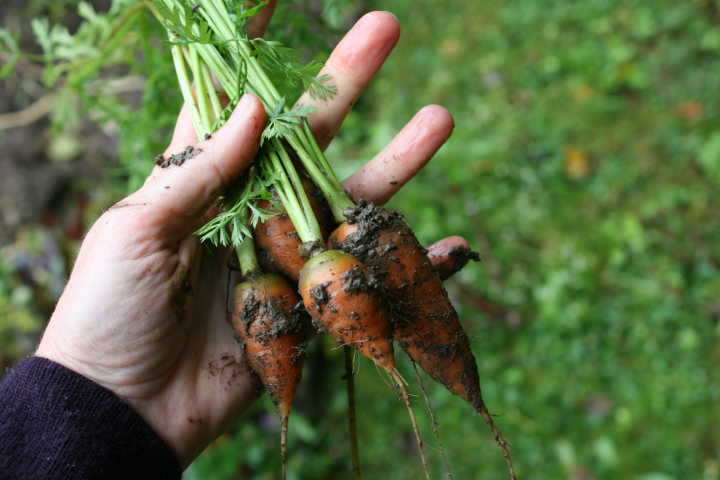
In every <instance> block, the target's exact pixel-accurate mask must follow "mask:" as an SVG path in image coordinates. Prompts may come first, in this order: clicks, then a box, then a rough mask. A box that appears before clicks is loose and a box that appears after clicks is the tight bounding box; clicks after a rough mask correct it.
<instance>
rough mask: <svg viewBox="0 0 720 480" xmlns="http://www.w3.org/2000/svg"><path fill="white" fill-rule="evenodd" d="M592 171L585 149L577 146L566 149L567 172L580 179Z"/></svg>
mask: <svg viewBox="0 0 720 480" xmlns="http://www.w3.org/2000/svg"><path fill="white" fill-rule="evenodd" d="M588 173H590V162H589V161H588V155H587V153H586V152H585V151H584V150H581V149H579V148H575V147H567V148H566V149H565V174H566V175H567V176H568V177H570V178H572V179H574V180H580V179H581V178H585V177H586V176H587V174H588Z"/></svg>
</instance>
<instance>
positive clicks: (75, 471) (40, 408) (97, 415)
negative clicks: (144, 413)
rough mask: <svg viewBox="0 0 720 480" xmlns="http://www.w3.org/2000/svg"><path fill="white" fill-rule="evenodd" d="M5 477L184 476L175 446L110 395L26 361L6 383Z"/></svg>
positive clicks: (1, 430) (0, 465)
mask: <svg viewBox="0 0 720 480" xmlns="http://www.w3.org/2000/svg"><path fill="white" fill-rule="evenodd" d="M0 472H2V473H0V477H2V478H3V479H6V478H7V479H16V478H17V479H20V478H22V479H25V478H44V479H72V478H83V479H84V478H88V479H91V478H98V479H99V478H103V479H114V478H118V479H120V478H124V479H127V478H157V479H179V478H180V477H181V474H182V471H181V468H180V464H179V462H178V460H177V458H176V457H175V455H174V454H173V452H172V451H171V450H170V448H169V447H168V446H167V445H166V444H165V443H164V442H163V441H162V440H161V439H160V438H159V437H158V436H157V434H156V433H155V432H154V431H153V430H152V429H151V428H150V426H148V424H147V423H146V422H145V421H144V420H143V419H142V417H140V415H139V414H137V413H136V412H135V411H134V410H133V409H132V407H130V406H129V405H128V404H127V403H125V402H124V401H122V400H121V399H120V398H118V397H117V396H116V395H115V394H113V393H112V392H110V391H109V390H107V389H105V388H103V387H101V386H100V385H98V384H96V383H94V382H92V381H91V380H88V379H87V378H85V377H83V376H81V375H79V374H77V373H75V372H73V371H71V370H68V369H67V368H65V367H63V366H62V365H59V364H57V363H55V362H52V361H50V360H47V359H44V358H40V357H32V358H29V359H27V360H24V361H22V362H20V363H19V364H18V365H17V366H16V367H15V368H13V369H12V370H11V371H10V373H9V374H8V375H7V377H6V378H5V379H4V380H3V381H2V383H0Z"/></svg>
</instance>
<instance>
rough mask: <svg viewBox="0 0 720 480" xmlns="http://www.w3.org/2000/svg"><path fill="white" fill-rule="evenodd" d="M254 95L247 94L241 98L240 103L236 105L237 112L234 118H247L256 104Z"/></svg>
mask: <svg viewBox="0 0 720 480" xmlns="http://www.w3.org/2000/svg"><path fill="white" fill-rule="evenodd" d="M253 97H254V95H253V94H251V93H246V94H245V95H243V96H242V97H241V98H240V101H239V102H238V103H237V105H235V111H234V112H233V114H232V116H233V118H234V117H236V116H237V117H239V118H242V117H247V116H248V114H249V112H248V110H250V108H251V106H252V104H253V103H254V102H255V99H254V98H253Z"/></svg>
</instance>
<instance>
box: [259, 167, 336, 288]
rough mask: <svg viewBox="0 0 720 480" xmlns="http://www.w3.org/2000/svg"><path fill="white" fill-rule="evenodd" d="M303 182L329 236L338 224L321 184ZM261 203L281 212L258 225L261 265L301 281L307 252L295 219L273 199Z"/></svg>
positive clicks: (318, 217)
mask: <svg viewBox="0 0 720 480" xmlns="http://www.w3.org/2000/svg"><path fill="white" fill-rule="evenodd" d="M302 184H303V187H304V188H305V191H306V192H307V197H308V199H309V201H310V205H311V206H312V209H313V212H314V213H315V217H316V218H317V220H318V223H319V225H320V230H321V233H322V235H323V238H326V237H327V235H328V234H329V233H330V232H331V231H332V230H333V228H335V225H337V224H336V223H335V221H334V220H333V218H332V213H331V212H330V209H329V207H328V205H327V202H325V200H324V199H323V198H322V194H321V193H320V191H319V190H318V189H317V187H315V185H313V183H312V182H310V181H309V180H307V179H303V182H302ZM257 206H258V207H259V208H261V209H264V210H268V211H271V212H272V211H275V213H277V215H274V216H272V217H270V218H268V219H267V220H265V221H264V222H261V223H258V225H257V226H256V227H255V235H254V237H255V244H256V247H257V254H258V260H259V262H260V266H261V267H262V269H263V270H264V271H266V272H276V273H282V274H283V275H285V276H286V277H287V278H288V279H290V280H292V281H293V282H297V281H298V279H299V278H300V270H301V269H302V267H303V265H304V264H305V260H306V259H307V254H306V253H305V252H303V251H302V245H303V242H302V241H301V240H300V237H299V236H298V234H297V232H296V231H295V227H294V226H293V223H292V221H290V218H289V217H288V215H287V213H285V212H284V211H281V212H279V211H277V208H276V207H275V206H273V205H272V203H271V202H269V201H261V202H258V205H257Z"/></svg>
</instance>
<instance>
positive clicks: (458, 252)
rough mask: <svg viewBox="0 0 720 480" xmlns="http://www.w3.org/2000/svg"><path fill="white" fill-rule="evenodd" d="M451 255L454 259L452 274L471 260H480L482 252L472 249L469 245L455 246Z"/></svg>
mask: <svg viewBox="0 0 720 480" xmlns="http://www.w3.org/2000/svg"><path fill="white" fill-rule="evenodd" d="M449 255H450V259H451V260H452V267H451V271H452V274H454V273H457V272H459V271H460V270H462V269H463V268H464V267H465V265H467V264H468V262H470V260H472V261H473V262H479V261H480V254H479V253H478V252H475V251H472V250H470V249H469V248H467V247H455V248H453V249H452V250H450V253H449Z"/></svg>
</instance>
